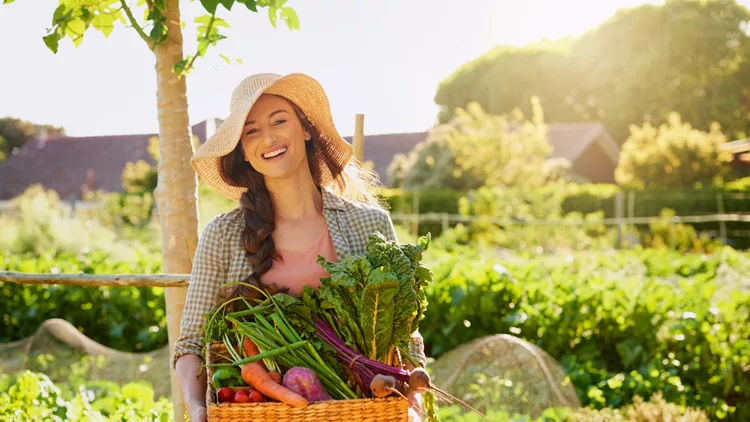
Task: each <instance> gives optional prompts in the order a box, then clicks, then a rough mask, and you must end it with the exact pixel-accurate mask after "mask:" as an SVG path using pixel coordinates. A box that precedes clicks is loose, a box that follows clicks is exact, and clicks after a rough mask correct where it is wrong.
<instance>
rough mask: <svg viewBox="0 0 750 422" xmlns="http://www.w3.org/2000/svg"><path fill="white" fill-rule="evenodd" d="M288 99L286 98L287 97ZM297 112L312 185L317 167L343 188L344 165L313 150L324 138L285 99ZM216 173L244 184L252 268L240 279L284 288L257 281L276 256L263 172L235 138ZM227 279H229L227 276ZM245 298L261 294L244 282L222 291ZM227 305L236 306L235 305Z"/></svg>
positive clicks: (244, 212) (244, 238)
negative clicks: (305, 137) (305, 138)
mask: <svg viewBox="0 0 750 422" xmlns="http://www.w3.org/2000/svg"><path fill="white" fill-rule="evenodd" d="M287 101H288V100H287ZM289 103H290V104H291V105H292V108H293V109H294V111H295V114H296V115H297V118H298V119H299V121H300V123H301V124H302V127H303V128H304V129H305V130H306V131H307V132H308V133H309V134H310V140H309V141H306V142H305V151H306V154H307V162H308V165H309V168H310V173H311V174H312V177H313V180H314V182H315V185H316V186H317V187H318V189H320V188H321V170H322V171H327V172H330V174H331V176H332V178H333V180H334V181H335V182H336V184H337V185H338V186H337V187H338V188H339V191H343V190H344V189H345V188H346V184H347V183H346V180H345V178H344V167H343V166H341V165H337V164H336V162H335V161H334V160H333V159H332V158H331V157H330V156H328V155H327V154H325V153H322V154H320V157H317V156H316V154H317V153H318V152H319V151H320V152H323V151H326V149H325V148H321V145H320V143H321V142H325V140H324V139H323V137H322V136H321V134H320V132H319V131H318V130H317V129H316V128H315V126H313V125H312V124H311V123H310V121H309V120H308V119H307V117H306V116H305V115H304V114H303V113H302V111H301V110H300V109H299V107H297V105H296V104H294V103H292V102H291V101H290V102H289ZM316 158H317V159H319V160H320V161H322V166H321V167H322V169H321V167H319V166H317V165H315V159H316ZM219 173H220V174H221V177H222V179H224V181H225V182H226V183H228V184H230V185H232V186H239V187H243V188H247V189H246V190H245V192H243V194H242V197H241V198H240V206H241V208H242V216H243V218H244V220H245V228H244V230H243V232H242V238H241V239H242V240H241V242H242V247H243V248H244V249H245V257H246V258H247V260H248V261H250V264H251V265H252V268H253V271H252V273H250V274H249V275H248V276H247V277H246V278H245V279H244V280H243V282H244V283H247V284H251V285H254V286H256V287H258V288H260V289H262V290H265V291H267V292H268V293H270V294H274V293H277V292H281V291H284V290H282V289H279V288H278V287H277V286H266V285H264V284H263V283H262V282H261V281H260V277H261V276H262V275H263V274H265V273H266V272H267V271H268V270H270V269H271V266H272V265H273V261H274V259H275V258H276V257H277V254H276V247H275V245H274V241H273V237H272V234H273V232H274V229H275V219H274V217H275V214H274V206H273V201H272V200H271V196H270V194H269V193H268V189H267V188H266V182H265V179H264V178H263V175H262V174H261V173H260V172H258V171H257V170H256V169H254V168H253V166H252V165H250V163H249V162H247V161H246V160H245V155H244V153H243V150H242V143H241V142H238V143H237V146H236V147H235V149H234V151H232V152H231V153H229V154H227V155H225V156H223V157H221V158H220V161H219ZM230 281H231V280H230ZM239 296H242V297H245V298H247V299H251V300H253V299H261V298H262V295H261V294H260V293H259V292H258V291H257V290H255V289H253V288H251V287H248V286H244V285H233V286H230V287H229V288H228V289H226V291H225V292H223V294H222V301H226V300H229V299H233V298H236V297H239ZM236 303H237V302H235V303H233V304H230V305H229V306H230V307H231V308H233V309H236V308H237V307H236V306H232V305H234V304H236Z"/></svg>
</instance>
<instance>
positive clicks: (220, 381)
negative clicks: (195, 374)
mask: <svg viewBox="0 0 750 422" xmlns="http://www.w3.org/2000/svg"><path fill="white" fill-rule="evenodd" d="M211 382H212V383H213V385H214V388H217V389H218V388H221V387H240V386H243V385H246V384H245V381H243V380H242V374H241V373H240V368H238V367H237V366H232V367H229V368H221V369H219V370H217V371H216V372H214V375H213V376H212V377H211Z"/></svg>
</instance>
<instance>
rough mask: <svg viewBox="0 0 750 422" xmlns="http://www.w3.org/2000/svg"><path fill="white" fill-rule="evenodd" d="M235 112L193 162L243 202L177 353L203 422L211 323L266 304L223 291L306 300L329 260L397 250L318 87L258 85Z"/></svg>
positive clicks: (187, 314) (214, 229)
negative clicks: (375, 238)
mask: <svg viewBox="0 0 750 422" xmlns="http://www.w3.org/2000/svg"><path fill="white" fill-rule="evenodd" d="M230 110H231V113H230V116H229V117H228V118H227V120H226V121H225V122H224V123H223V124H222V125H221V126H220V127H219V128H218V129H217V131H216V133H215V134H214V136H212V137H211V139H209V140H208V141H207V142H206V143H204V144H203V145H202V146H201V147H200V148H199V149H198V151H197V152H196V153H195V155H194V157H193V159H192V161H191V162H192V164H193V167H194V168H195V170H196V171H197V173H198V175H199V176H200V178H201V179H202V180H203V181H204V182H205V183H206V184H208V185H209V186H211V187H212V188H214V189H215V190H216V191H218V192H219V193H221V194H222V195H224V196H226V197H228V198H230V199H232V200H234V201H238V202H239V206H238V207H237V208H236V209H234V210H232V211H230V212H227V213H224V214H220V215H218V216H216V217H215V218H213V219H212V220H211V221H210V222H209V223H208V224H207V226H206V228H205V230H204V232H203V234H202V235H201V237H200V240H199V244H198V249H197V250H196V254H195V258H194V260H193V272H192V274H191V277H190V285H189V289H188V296H187V301H186V303H185V311H184V314H183V319H182V324H181V333H180V339H179V340H178V341H177V343H176V344H175V352H174V358H173V363H174V365H175V370H176V372H177V375H178V378H179V380H180V384H181V387H182V390H183V395H184V396H185V400H186V402H187V404H188V408H189V410H190V414H191V416H192V417H191V420H194V421H201V420H205V412H206V408H205V388H206V380H205V375H202V377H198V374H199V373H200V367H201V361H202V349H201V346H202V343H203V333H202V329H203V326H204V324H205V315H206V314H207V313H209V311H210V310H211V309H213V308H214V307H215V306H216V305H217V304H218V303H221V302H223V301H228V300H230V299H233V298H237V297H247V298H251V297H257V296H258V293H257V290H256V289H253V288H251V287H248V286H247V285H233V286H231V287H229V288H226V289H222V288H221V286H222V285H224V284H225V283H228V282H232V281H239V280H244V281H245V282H246V283H247V284H251V285H253V286H255V287H257V288H260V289H263V290H265V291H267V292H269V293H275V292H287V293H289V294H293V295H295V294H299V293H300V292H301V291H302V288H303V287H305V286H310V287H312V288H314V289H315V288H317V287H318V286H319V285H320V279H321V278H323V277H328V276H329V274H328V273H327V272H326V270H325V269H324V268H323V267H322V266H321V265H319V264H318V263H317V259H318V257H319V256H322V257H323V258H325V260H326V261H329V262H337V261H338V262H340V261H341V260H342V259H343V258H344V257H346V256H348V255H363V254H364V253H365V252H366V247H367V240H368V237H369V236H370V235H371V234H373V233H374V232H380V233H381V234H383V235H384V236H385V237H386V238H387V239H388V240H391V241H396V240H397V239H396V233H395V230H394V227H393V223H392V221H391V219H390V215H389V214H388V212H387V211H385V210H384V209H383V208H382V207H380V206H379V204H378V202H377V201H376V200H375V197H374V196H373V195H372V194H370V193H369V190H368V187H369V186H368V183H367V181H368V180H369V179H370V178H369V177H368V176H369V174H368V173H365V172H363V171H362V169H361V167H360V165H359V163H358V162H357V161H356V159H354V158H353V153H354V151H353V148H352V146H351V145H349V144H348V143H347V142H346V141H345V140H344V139H343V138H342V137H341V135H340V134H339V133H338V131H337V130H336V127H335V125H334V123H333V119H332V117H331V111H330V109H329V106H328V99H327V97H326V94H325V92H324V91H323V88H322V87H321V86H320V85H319V84H318V83H317V81H315V80H314V79H312V78H311V77H309V76H306V75H302V74H292V75H287V76H279V75H273V74H261V75H254V76H250V77H248V78H246V79H245V80H243V81H242V82H241V83H240V85H239V86H238V87H237V88H236V89H235V90H234V93H233V95H232V99H231V106H230ZM236 303H241V302H239V301H234V302H233V304H236ZM413 339H414V344H415V345H416V346H415V349H414V350H412V351H411V354H412V355H413V356H414V357H416V358H417V360H418V361H419V362H421V363H424V351H423V348H422V346H421V345H422V342H421V336H419V334H418V333H415V334H414V336H413ZM407 368H408V369H413V366H411V365H407Z"/></svg>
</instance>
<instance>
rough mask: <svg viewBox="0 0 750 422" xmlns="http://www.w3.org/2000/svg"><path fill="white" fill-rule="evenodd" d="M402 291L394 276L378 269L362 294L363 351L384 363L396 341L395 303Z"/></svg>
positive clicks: (370, 277) (360, 322)
mask: <svg viewBox="0 0 750 422" xmlns="http://www.w3.org/2000/svg"><path fill="white" fill-rule="evenodd" d="M398 291H399V283H398V280H396V278H395V277H394V275H393V274H392V273H389V272H385V271H383V270H381V269H380V268H376V269H374V270H373V271H371V272H370V276H369V277H368V278H367V285H366V286H365V290H364V293H363V294H362V302H361V310H362V311H361V312H360V314H359V325H360V327H362V334H363V336H364V339H363V340H364V349H362V350H361V352H362V353H363V354H364V355H365V356H368V357H369V358H370V359H373V360H378V361H381V362H382V361H384V360H385V359H386V357H387V356H388V351H389V350H390V348H391V344H392V339H393V331H394V330H393V324H394V313H395V309H394V306H393V304H394V301H393V297H394V296H395V295H396V293H398Z"/></svg>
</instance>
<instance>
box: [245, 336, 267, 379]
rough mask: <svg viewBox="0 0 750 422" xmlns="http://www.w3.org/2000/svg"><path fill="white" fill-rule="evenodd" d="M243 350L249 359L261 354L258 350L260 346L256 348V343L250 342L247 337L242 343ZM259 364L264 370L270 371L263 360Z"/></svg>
mask: <svg viewBox="0 0 750 422" xmlns="http://www.w3.org/2000/svg"><path fill="white" fill-rule="evenodd" d="M242 349H243V350H244V351H245V356H247V357H250V356H255V355H258V354H260V350H258V346H256V345H255V343H253V341H252V340H250V337H245V341H243V342H242ZM257 363H258V364H259V365H260V366H262V367H263V369H268V368H266V364H265V363H263V361H262V360H260V361H258V362H257ZM245 382H247V381H245Z"/></svg>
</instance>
